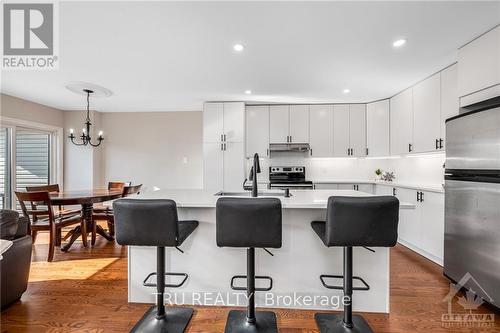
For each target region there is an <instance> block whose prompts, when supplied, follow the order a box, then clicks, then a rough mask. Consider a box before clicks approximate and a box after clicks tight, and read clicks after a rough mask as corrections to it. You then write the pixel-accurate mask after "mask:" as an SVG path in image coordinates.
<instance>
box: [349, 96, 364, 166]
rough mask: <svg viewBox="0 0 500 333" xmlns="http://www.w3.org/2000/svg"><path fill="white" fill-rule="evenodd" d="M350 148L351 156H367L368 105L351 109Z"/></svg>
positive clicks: (351, 107) (355, 105) (355, 106)
mask: <svg viewBox="0 0 500 333" xmlns="http://www.w3.org/2000/svg"><path fill="white" fill-rule="evenodd" d="M349 147H350V148H351V156H357V157H363V156H366V104H351V105H350V107H349Z"/></svg>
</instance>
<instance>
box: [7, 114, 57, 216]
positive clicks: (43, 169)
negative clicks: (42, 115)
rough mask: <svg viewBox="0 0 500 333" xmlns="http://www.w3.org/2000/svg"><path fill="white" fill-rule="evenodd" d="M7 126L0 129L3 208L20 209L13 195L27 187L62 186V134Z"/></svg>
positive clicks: (25, 127)
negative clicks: (60, 142)
mask: <svg viewBox="0 0 500 333" xmlns="http://www.w3.org/2000/svg"><path fill="white" fill-rule="evenodd" d="M4 123H5V122H4V121H3V122H2V125H3V127H2V128H1V129H0V199H1V200H0V205H1V207H0V208H1V209H4V208H5V209H12V208H13V207H15V208H16V209H20V206H19V204H18V202H17V200H15V193H14V191H22V190H25V189H26V187H27V186H38V185H48V184H51V183H59V184H60V183H61V182H60V180H61V174H60V173H59V172H58V171H59V170H60V169H62V167H61V166H62V164H61V163H60V161H59V160H60V156H61V154H60V153H61V149H60V147H59V145H58V142H59V137H60V135H61V134H62V130H43V129H39V128H29V127H27V126H16V125H12V126H9V125H8V122H7V124H4ZM23 125H25V124H23ZM42 126H43V125H42ZM42 126H40V127H42ZM60 185H62V184H60Z"/></svg>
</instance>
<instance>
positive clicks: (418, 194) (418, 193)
mask: <svg viewBox="0 0 500 333" xmlns="http://www.w3.org/2000/svg"><path fill="white" fill-rule="evenodd" d="M417 202H420V192H418V191H417Z"/></svg>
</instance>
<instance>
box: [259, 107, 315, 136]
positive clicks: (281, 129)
mask: <svg viewBox="0 0 500 333" xmlns="http://www.w3.org/2000/svg"><path fill="white" fill-rule="evenodd" d="M269 137H270V138H269V142H270V143H286V142H297V143H307V142H309V106H308V105H271V106H269Z"/></svg>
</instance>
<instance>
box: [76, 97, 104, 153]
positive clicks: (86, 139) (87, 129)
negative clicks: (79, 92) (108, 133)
mask: <svg viewBox="0 0 500 333" xmlns="http://www.w3.org/2000/svg"><path fill="white" fill-rule="evenodd" d="M83 92H85V93H86V94H87V118H86V119H85V126H84V127H83V128H82V134H81V135H80V140H81V141H80V142H77V141H76V140H75V139H76V136H75V135H74V133H73V129H72V128H70V130H69V131H70V134H69V136H68V138H70V139H71V142H72V143H73V144H75V145H77V146H87V145H91V146H92V147H97V146H99V145H100V144H101V142H102V140H104V138H103V136H102V131H99V135H98V137H97V143H93V142H92V137H91V136H90V133H91V126H92V123H91V122H90V94H93V93H94V91H93V90H90V89H83Z"/></svg>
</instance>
